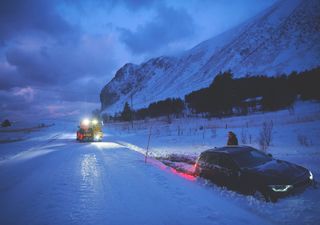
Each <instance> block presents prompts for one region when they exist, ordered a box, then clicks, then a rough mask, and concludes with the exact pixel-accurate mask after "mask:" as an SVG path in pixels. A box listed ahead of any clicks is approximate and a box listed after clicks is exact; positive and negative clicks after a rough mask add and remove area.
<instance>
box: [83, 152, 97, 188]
mask: <svg viewBox="0 0 320 225" xmlns="http://www.w3.org/2000/svg"><path fill="white" fill-rule="evenodd" d="M81 176H82V180H83V181H84V182H85V183H86V185H93V182H94V179H95V178H97V177H98V176H99V171H98V168H97V158H96V156H95V155H94V154H86V155H84V157H83V159H82V161H81Z"/></svg>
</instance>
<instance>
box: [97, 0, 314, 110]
mask: <svg viewBox="0 0 320 225" xmlns="http://www.w3.org/2000/svg"><path fill="white" fill-rule="evenodd" d="M319 65H320V1H319V0H279V1H278V2H277V3H275V4H274V5H273V6H271V7H270V8H268V9H267V10H264V11H263V12H261V13H260V14H259V15H257V16H255V17H253V18H251V19H250V20H248V21H246V22H245V23H243V24H241V25H239V26H237V27H235V28H233V29H231V30H229V31H227V32H224V33H222V34H220V35H218V36H216V37H213V38H211V39H209V40H207V41H204V42H202V43H200V44H199V45H197V46H195V47H194V48H192V49H190V50H188V51H186V52H185V53H184V54H182V55H180V56H177V57H158V58H154V59H151V60H149V61H147V62H145V63H142V64H141V65H134V64H130V63H129V64H126V65H124V66H123V67H122V68H120V69H119V70H118V71H117V73H116V75H115V77H114V78H113V79H112V80H111V81H110V82H109V83H108V84H107V85H106V86H105V87H104V88H103V89H102V91H101V94H100V99H101V106H102V109H103V110H106V112H108V113H114V112H117V111H119V110H121V109H122V107H123V105H124V103H125V102H126V101H128V102H130V100H131V96H133V98H132V99H133V107H134V108H141V107H145V106H148V104H150V103H151V102H154V101H158V100H163V99H165V98H167V97H182V98H183V97H184V95H185V94H187V93H189V92H191V91H194V90H197V89H200V88H203V87H207V86H208V85H209V84H210V83H211V82H212V80H213V78H214V76H215V75H216V74H217V73H219V72H220V71H226V70H231V71H232V72H233V73H234V74H235V76H244V75H258V74H265V75H270V76H272V75H278V74H283V73H290V72H292V71H294V70H295V71H302V70H306V69H311V68H314V67H317V66H319Z"/></svg>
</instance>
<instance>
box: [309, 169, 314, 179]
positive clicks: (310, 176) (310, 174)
mask: <svg viewBox="0 0 320 225" xmlns="http://www.w3.org/2000/svg"><path fill="white" fill-rule="evenodd" d="M309 179H310V180H313V174H312V173H311V171H309Z"/></svg>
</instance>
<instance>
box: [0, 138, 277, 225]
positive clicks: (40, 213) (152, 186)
mask: <svg viewBox="0 0 320 225" xmlns="http://www.w3.org/2000/svg"><path fill="white" fill-rule="evenodd" d="M50 137H51V138H49V139H48V140H43V139H39V141H38V142H37V141H35V140H33V142H32V145H33V146H31V147H30V148H29V147H28V148H26V149H25V150H24V151H22V152H20V153H19V154H16V155H15V156H14V157H11V158H9V159H6V160H2V161H1V162H0V181H1V183H0V210H1V211H0V224H2V225H7V224H8V225H11V224H23V225H28V224H30V225H31V224H32V225H37V224H55V225H59V224H95V225H98V224H174V225H177V224H193V225H194V224H219V225H221V224H271V221H270V220H269V219H266V218H262V217H261V216H258V215H255V214H254V213H252V212H250V211H247V210H245V209H242V208H241V207H240V206H237V205H235V204H232V203H229V202H227V201H226V200H225V199H223V198H222V197H221V196H219V195H216V194H215V193H214V192H212V190H211V188H209V187H204V186H202V185H199V183H197V182H196V181H194V180H192V179H189V180H188V179H184V178H182V177H180V176H177V174H174V173H172V172H171V170H169V169H168V168H165V167H164V166H162V165H161V164H159V163H157V162H151V163H147V164H145V163H144V157H143V155H142V154H140V153H137V152H135V151H132V150H129V149H127V148H124V147H123V146H121V145H118V144H116V143H114V142H108V141H107V142H102V143H92V144H90V143H84V144H81V143H76V142H75V141H74V140H73V137H72V136H70V135H65V134H60V135H56V134H55V135H51V136H50ZM52 137H54V138H52ZM106 139H107V138H106ZM27 144H28V143H26V145H27ZM14 145H15V144H13V143H12V144H7V145H3V146H5V147H6V148H8V147H12V148H13V147H14ZM3 148H4V147H3Z"/></svg>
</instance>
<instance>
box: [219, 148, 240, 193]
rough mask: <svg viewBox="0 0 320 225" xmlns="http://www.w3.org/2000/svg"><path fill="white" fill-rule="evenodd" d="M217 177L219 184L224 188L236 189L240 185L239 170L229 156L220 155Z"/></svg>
mask: <svg viewBox="0 0 320 225" xmlns="http://www.w3.org/2000/svg"><path fill="white" fill-rule="evenodd" d="M217 176H218V178H219V183H220V184H221V185H223V186H227V187H230V188H235V187H236V186H237V185H239V169H238V167H237V165H236V163H235V162H234V161H233V160H232V159H231V158H230V157H229V156H228V155H227V154H221V155H219V162H218V166H217Z"/></svg>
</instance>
